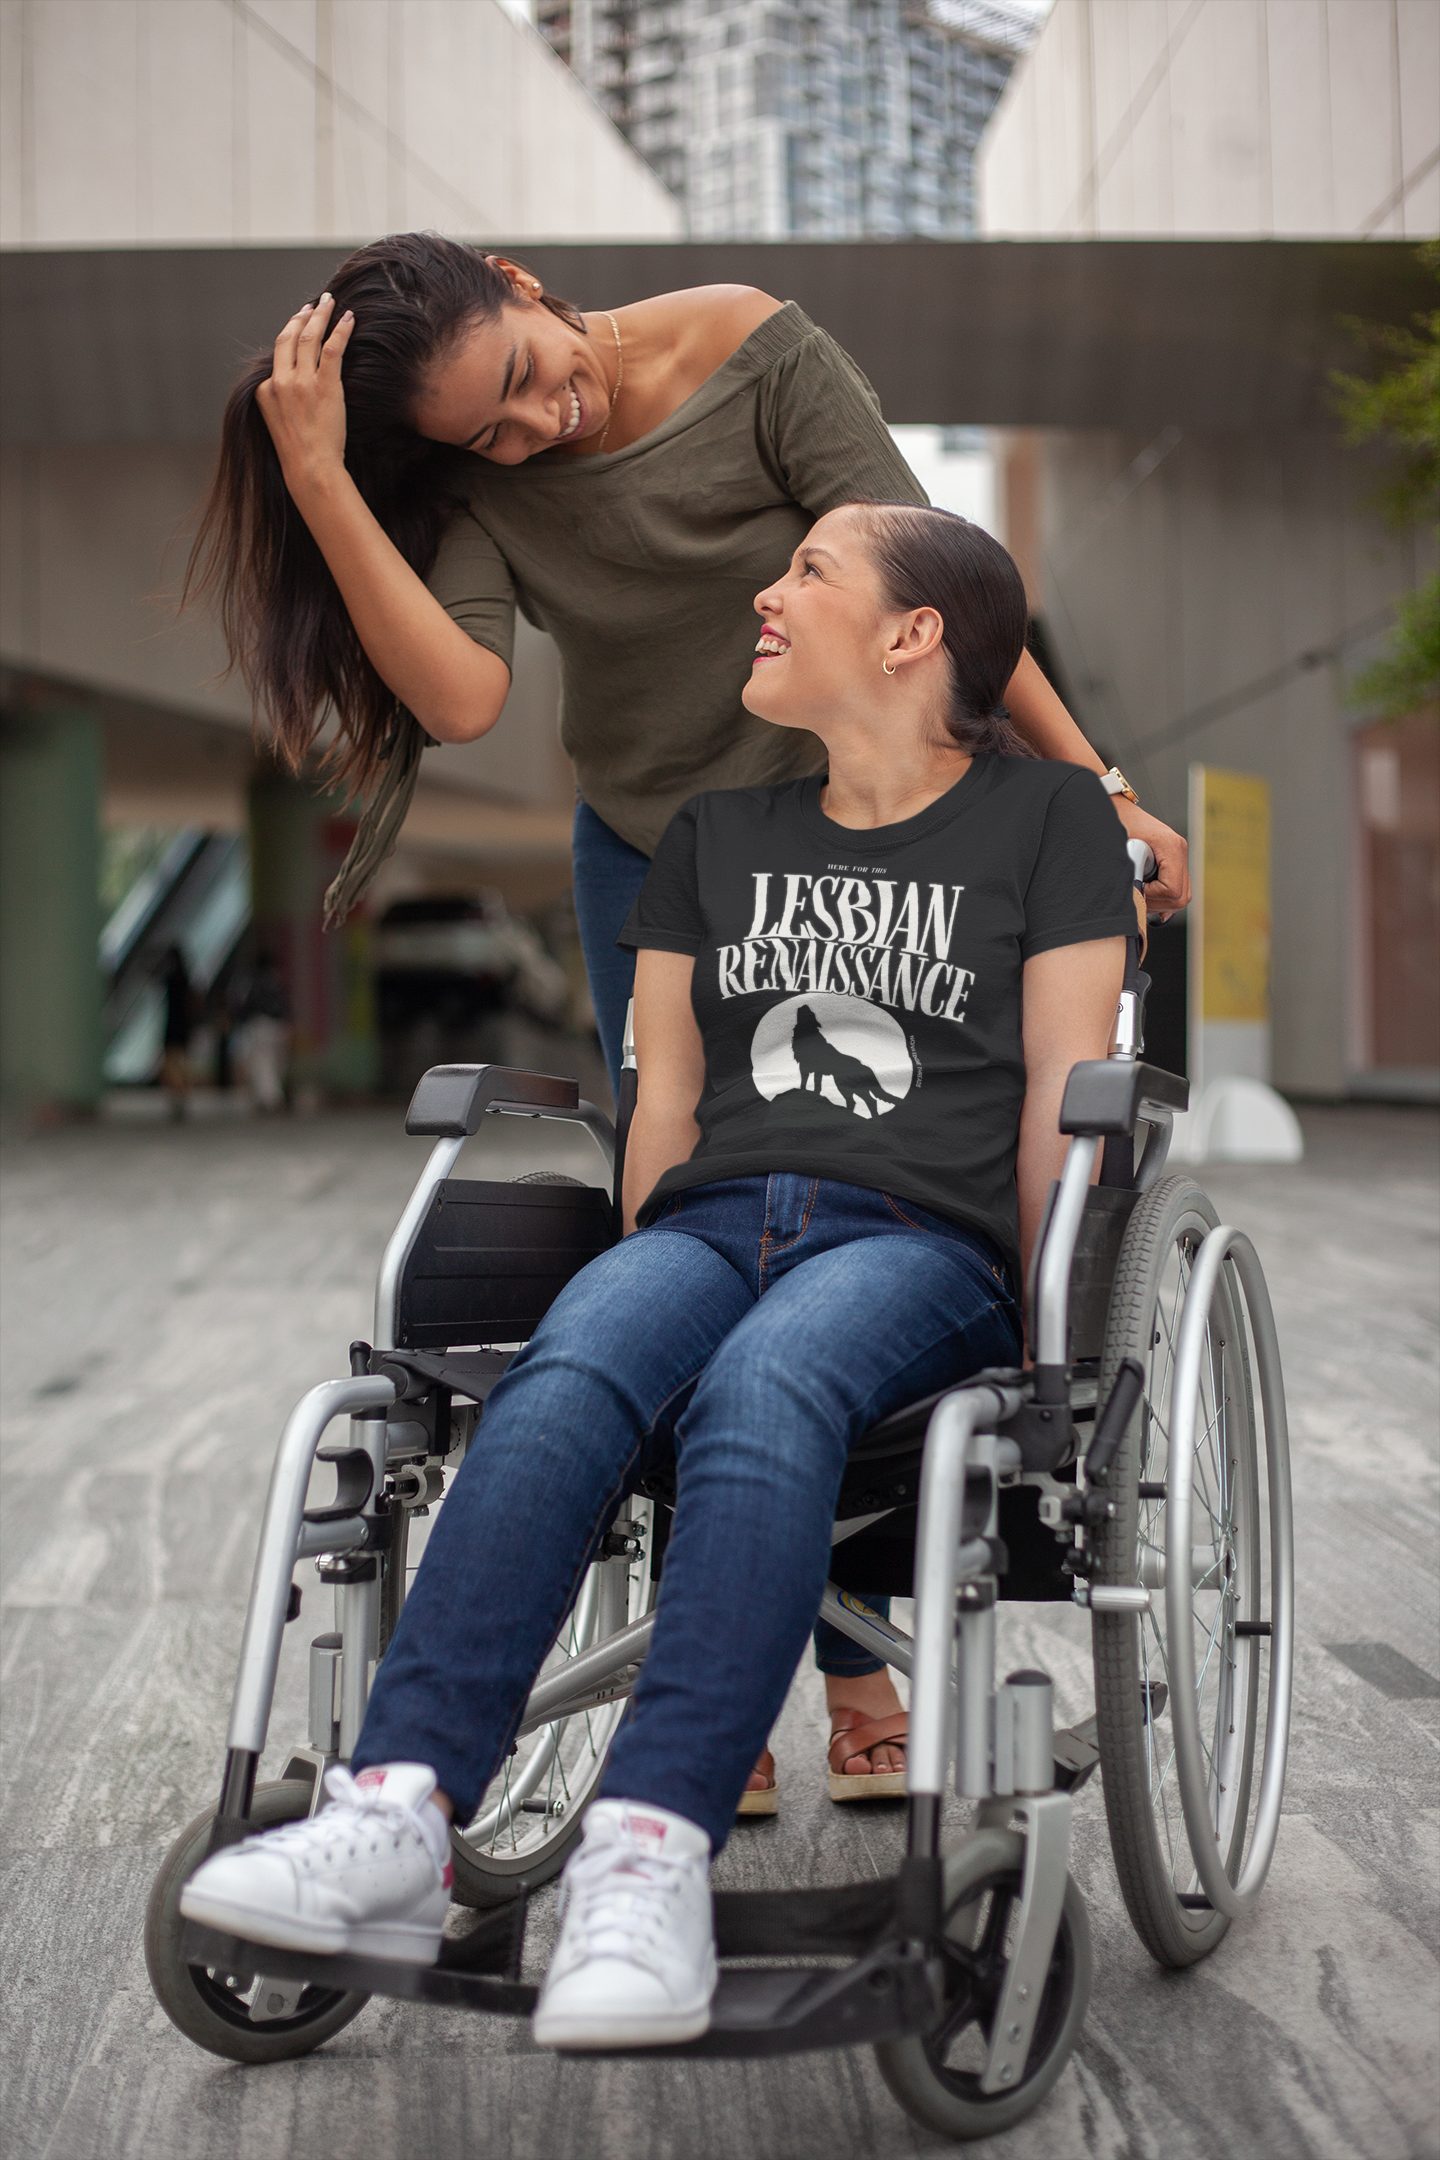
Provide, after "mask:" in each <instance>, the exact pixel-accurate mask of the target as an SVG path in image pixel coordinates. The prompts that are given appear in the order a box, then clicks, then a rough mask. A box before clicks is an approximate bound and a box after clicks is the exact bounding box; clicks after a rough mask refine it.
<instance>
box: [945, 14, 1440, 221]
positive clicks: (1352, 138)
mask: <svg viewBox="0 0 1440 2160" xmlns="http://www.w3.org/2000/svg"><path fill="white" fill-rule="evenodd" d="M977 173H978V181H979V193H980V229H981V231H982V232H986V233H990V234H1025V235H1030V236H1038V235H1041V234H1054V235H1057V236H1058V235H1070V234H1073V235H1076V236H1084V235H1096V234H1111V235H1118V234H1147V235H1176V236H1180V235H1200V234H1208V235H1212V236H1213V235H1220V234H1230V235H1234V236H1236V237H1241V236H1247V235H1259V234H1275V235H1288V236H1292V237H1300V236H1306V235H1308V236H1322V235H1324V236H1340V235H1354V236H1356V237H1368V236H1372V235H1373V236H1376V237H1386V236H1388V237H1395V238H1406V237H1415V238H1423V237H1425V236H1426V235H1428V234H1432V233H1435V232H1436V231H1440V7H1437V5H1436V0H1055V6H1054V8H1053V9H1052V11H1051V13H1050V16H1049V19H1048V21H1047V22H1046V25H1045V28H1044V30H1043V31H1042V33H1041V35H1040V39H1039V41H1038V43H1037V44H1036V46H1035V49H1034V50H1033V52H1032V53H1031V54H1030V56H1029V58H1028V59H1027V60H1026V61H1024V62H1023V63H1022V64H1021V66H1020V67H1019V68H1017V69H1016V71H1015V73H1014V74H1013V75H1012V76H1011V78H1010V82H1009V85H1008V86H1007V89H1006V92H1005V95H1004V97H1003V98H1002V100H1001V103H1000V105H999V107H998V109H997V111H996V114H995V117H994V119H993V120H992V121H991V124H990V127H989V128H988V130H987V132H986V134H985V136H984V138H983V140H982V142H981V146H980V152H979V157H978V160H977Z"/></svg>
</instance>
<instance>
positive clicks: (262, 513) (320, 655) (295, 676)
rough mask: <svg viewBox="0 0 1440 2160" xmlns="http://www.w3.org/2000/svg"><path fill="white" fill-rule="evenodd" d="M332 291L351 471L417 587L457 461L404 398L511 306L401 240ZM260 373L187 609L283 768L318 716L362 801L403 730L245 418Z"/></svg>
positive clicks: (472, 255) (359, 259)
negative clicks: (232, 675) (214, 644)
mask: <svg viewBox="0 0 1440 2160" xmlns="http://www.w3.org/2000/svg"><path fill="white" fill-rule="evenodd" d="M327 289H328V290H329V291H330V292H331V293H332V294H333V295H334V299H335V312H334V315H333V316H332V318H331V319H332V321H335V322H338V321H339V320H340V317H341V316H342V315H343V314H344V313H345V310H346V309H347V308H351V309H353V310H354V314H355V328H354V331H353V332H352V334H351V338H350V343H349V346H348V347H347V349H346V353H345V365H344V384H345V463H346V466H347V468H348V469H349V472H350V476H351V478H352V479H353V480H354V482H355V485H356V486H357V487H358V488H359V490H360V493H361V495H362V496H363V497H364V499H365V501H366V503H367V504H368V505H369V507H370V509H371V510H372V511H373V512H374V513H375V516H376V518H377V519H378V520H379V522H380V524H381V526H382V527H383V528H384V530H385V531H386V532H387V533H388V534H389V536H390V538H391V539H392V540H393V541H394V543H395V545H396V547H397V548H398V549H399V550H400V553H401V554H402V555H403V556H404V558H405V560H406V562H407V563H409V565H410V567H411V568H412V570H415V571H416V572H418V574H419V575H420V576H421V577H422V578H423V577H426V576H427V575H428V574H429V572H430V570H431V568H432V566H433V564H434V561H435V555H436V551H437V549H438V548H439V545H440V538H441V535H442V533H443V532H444V530H445V527H446V525H447V524H448V523H449V521H450V519H451V517H452V516H453V515H454V512H455V511H456V509H457V508H458V507H459V506H460V503H461V501H462V494H461V475H462V474H463V473H464V472H465V471H466V470H467V468H468V459H467V457H466V453H464V452H463V451H458V450H454V449H451V448H450V447H449V446H448V445H447V444H443V443H432V442H426V441H425V440H424V439H423V437H421V436H420V435H417V434H416V432H415V428H414V423H413V420H412V418H411V414H412V411H413V408H414V403H415V398H416V395H417V393H418V391H419V389H420V387H421V383H422V380H423V377H424V375H425V373H426V370H427V369H429V368H430V367H432V366H433V365H434V363H435V361H436V360H437V359H439V358H440V357H441V356H442V355H443V354H444V353H445V351H446V349H447V347H448V346H450V345H451V344H452V343H453V342H454V341H455V339H456V338H457V337H459V336H461V335H462V334H463V333H464V332H465V331H466V330H468V329H469V327H470V326H471V324H472V323H476V322H493V321H494V320H496V318H497V317H498V316H499V314H500V311H501V309H502V308H504V307H505V306H507V305H508V304H510V303H512V302H514V301H515V298H516V294H515V290H514V287H513V286H512V285H511V282H510V280H509V278H507V277H506V275H505V273H504V271H503V270H502V269H501V268H500V267H499V264H498V262H497V260H496V258H495V257H493V256H490V255H487V254H485V252H484V251H483V249H481V248H477V247H467V246H465V245H464V244H463V243H461V242H460V241H457V240H444V239H441V238H440V237H439V235H438V234H435V233H398V234H394V235H392V236H391V237H390V238H389V239H388V240H376V241H373V242H372V243H371V245H370V246H369V247H363V248H357V249H356V251H355V253H354V254H353V255H347V256H346V258H345V260H344V262H342V263H341V265H340V267H339V268H338V270H337V271H336V272H335V275H334V277H333V278H332V279H331V280H330V284H329V287H328V288H327ZM316 297H317V299H318V297H319V296H318V295H317V296H316ZM541 305H542V306H544V307H547V308H549V309H550V310H551V312H552V313H553V314H556V315H558V316H560V317H561V318H562V320H564V321H565V322H567V323H569V324H571V325H572V326H573V327H575V328H578V329H583V328H584V324H583V322H582V321H581V318H580V316H579V314H578V313H577V311H576V310H575V309H574V308H573V307H571V306H570V304H569V303H568V302H567V301H564V300H557V299H554V298H552V297H551V296H550V295H549V294H548V293H547V294H544V295H542V297H541ZM271 368H272V355H271V354H270V353H269V352H264V353H256V354H255V356H254V358H253V359H251V360H250V361H249V362H248V363H247V365H246V367H245V369H244V372H243V373H242V374H241V376H240V379H239V381H238V382H237V383H236V385H235V387H234V389H233V390H232V391H231V393H230V397H229V400H228V402H227V404H226V407H225V419H224V424H223V427H222V429H221V437H220V462H219V466H218V468H217V470H216V474H215V479H214V483H213V485H212V487H211V490H210V493H209V496H208V498H207V500H206V503H205V508H204V510H203V512H202V515H201V520H200V525H199V529H198V531H197V533H196V538H195V545H194V547H193V549H192V551H191V555H190V561H189V565H188V567H187V570H186V574H185V587H184V600H185V601H186V602H188V601H192V600H197V599H205V600H209V601H211V602H212V603H214V604H215V606H216V608H217V611H218V613H219V617H220V622H221V626H222V628H223V630H224V634H225V643H226V647H227V650H228V652H229V654H230V663H231V666H232V667H238V668H239V669H240V671H241V673H242V674H243V675H244V678H245V681H246V683H247V684H248V686H249V688H250V691H251V694H252V696H253V697H254V699H255V704H256V709H257V712H258V714H259V716H260V718H261V719H262V721H264V722H265V723H266V724H267V725H268V727H269V729H270V731H271V734H272V736H273V739H274V746H275V749H276V751H277V752H278V754H279V755H280V757H281V758H282V759H283V760H284V762H285V763H286V764H288V765H289V766H290V767H291V768H292V770H293V769H296V768H298V767H299V765H300V764H301V763H302V761H303V760H304V758H305V756H306V753H307V752H308V751H309V749H310V747H311V745H312V743H313V742H314V740H315V736H316V733H317V730H318V728H319V726H320V723H321V721H322V719H323V717H324V715H325V712H326V709H327V707H328V708H329V709H330V710H331V711H333V713H334V715H335V720H336V723H337V729H338V733H337V738H336V740H335V743H334V745H333V747H332V748H331V750H330V752H329V754H328V756H327V760H326V764H327V768H328V770H329V772H330V773H331V774H332V775H333V776H334V777H335V778H337V779H339V780H342V781H344V782H346V783H348V784H349V785H350V786H351V787H352V789H356V790H360V789H363V788H364V787H365V786H366V785H367V783H368V782H369V781H370V780H372V779H373V778H374V776H375V775H376V773H377V772H378V770H379V768H380V766H381V765H382V764H383V763H384V761H385V758H386V756H387V754H388V753H389V751H390V750H391V748H392V747H393V745H394V742H395V739H396V733H397V729H398V728H399V727H400V726H402V725H403V724H404V723H405V722H406V720H407V719H408V718H409V717H410V716H409V715H408V714H407V713H406V712H405V709H404V707H403V706H402V705H401V704H400V702H399V700H398V699H397V698H396V697H395V695H394V693H393V692H392V691H391V690H390V689H388V688H387V686H386V685H385V684H384V683H383V682H382V681H381V679H380V677H379V676H378V675H377V674H376V672H375V669H374V668H373V667H372V665H371V663H370V661H369V660H368V658H367V657H366V655H365V652H364V649H363V648H362V646H361V643H360V640H359V638H358V637H357V636H356V634H355V629H354V625H353V624H352V623H351V621H350V617H349V615H348V614H347V612H346V609H345V603H344V601H343V600H342V599H341V597H340V593H339V589H338V587H337V586H336V584H335V580H334V579H333V578H332V577H331V575H330V572H329V570H328V568H327V567H326V564H325V558H324V557H323V555H322V554H321V553H320V550H319V548H318V547H317V546H316V545H315V542H314V540H313V539H312V538H311V536H310V533H309V531H308V529H307V527H306V525H305V521H304V519H303V518H302V517H300V516H299V514H298V513H297V511H296V509H295V506H294V504H293V503H292V502H291V500H290V496H289V493H288V491H287V489H286V486H285V481H284V478H283V477H282V474H281V471H280V460H279V458H278V457H277V456H276V453H275V446H274V444H273V442H272V441H271V439H270V431H269V429H268V428H267V427H266V425H265V420H264V416H263V414H262V413H261V411H260V408H259V406H258V405H257V403H256V395H255V394H256V392H257V390H258V389H259V387H260V385H261V383H263V382H265V381H267V380H268V379H269V376H270V373H271ZM462 461H463V462H462Z"/></svg>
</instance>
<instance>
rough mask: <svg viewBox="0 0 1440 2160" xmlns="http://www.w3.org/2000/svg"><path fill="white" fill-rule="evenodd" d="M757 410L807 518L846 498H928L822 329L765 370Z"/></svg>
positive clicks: (863, 384) (862, 382)
mask: <svg viewBox="0 0 1440 2160" xmlns="http://www.w3.org/2000/svg"><path fill="white" fill-rule="evenodd" d="M761 411H762V415H763V419H764V422H765V428H764V433H765V435H766V437H767V438H768V440H767V443H766V445H765V447H766V448H767V449H768V451H769V454H770V456H771V457H772V458H773V459H774V461H775V469H776V474H777V477H778V478H779V480H780V482H781V484H782V485H783V486H784V488H785V491H786V493H787V494H789V495H791V496H792V497H793V498H794V500H795V501H796V502H798V503H800V504H801V505H802V507H803V508H804V509H806V510H808V511H809V512H810V514H811V516H812V517H823V516H824V514H825V512H826V511H827V510H834V509H836V508H838V506H839V505H840V504H841V503H847V502H858V501H871V502H914V503H926V502H928V501H929V497H928V496H927V495H926V493H925V490H924V488H922V487H921V485H920V483H919V481H918V480H917V479H916V478H915V475H914V473H912V472H911V470H910V468H909V466H908V465H907V464H906V462H905V460H904V458H903V457H901V455H900V452H899V451H898V450H897V449H896V447H895V443H894V439H893V438H892V436H891V434H890V430H889V429H888V428H887V427H886V425H885V421H884V417H883V415H882V413H881V411H880V400H879V399H878V398H877V397H876V395H875V392H874V391H873V390H872V389H871V387H870V385H869V383H868V382H867V381H866V379H865V377H864V376H863V375H862V374H861V372H860V370H859V368H858V367H857V366H856V365H855V362H854V361H853V360H852V359H851V358H850V355H849V354H848V353H847V352H845V351H844V350H843V349H842V347H840V346H839V345H837V344H836V342H835V340H834V338H832V337H831V336H829V334H828V333H827V332H826V331H824V330H818V329H815V330H812V331H811V332H810V334H809V336H808V337H805V338H803V339H802V340H801V342H800V343H799V344H797V345H795V346H793V347H792V348H791V350H790V351H789V352H787V353H786V354H785V355H784V356H783V358H781V359H780V360H779V361H778V362H777V363H776V364H775V366H774V367H772V368H771V369H770V370H769V373H768V374H767V376H766V379H765V383H764V387H763V390H762V393H761Z"/></svg>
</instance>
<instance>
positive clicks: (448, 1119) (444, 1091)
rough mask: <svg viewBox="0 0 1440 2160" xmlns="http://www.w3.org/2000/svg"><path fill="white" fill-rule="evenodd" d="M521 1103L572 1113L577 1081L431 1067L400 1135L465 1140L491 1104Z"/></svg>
mask: <svg viewBox="0 0 1440 2160" xmlns="http://www.w3.org/2000/svg"><path fill="white" fill-rule="evenodd" d="M501 1102H503V1103H524V1104H528V1105H533V1106H534V1107H535V1108H536V1109H538V1110H578V1109H579V1107H580V1083H579V1081H578V1080H558V1079H556V1078H555V1077H554V1076H553V1075H552V1074H550V1073H534V1072H521V1071H519V1070H517V1069H516V1068H515V1067H513V1066H509V1065H432V1066H431V1068H430V1070H429V1072H427V1073H424V1074H422V1075H421V1078H420V1083H419V1085H418V1086H417V1088H416V1090H415V1093H414V1094H413V1095H412V1096H411V1098H410V1108H409V1109H408V1110H407V1111H406V1113H405V1130H406V1132H407V1133H411V1134H415V1135H418V1134H431V1135H433V1136H434V1137H435V1138H436V1139H440V1140H466V1139H468V1138H469V1137H470V1135H471V1134H472V1133H476V1132H478V1131H479V1130H480V1120H481V1119H482V1118H483V1117H484V1115H485V1112H486V1111H487V1110H488V1109H489V1108H490V1106H491V1104H492V1103H501Z"/></svg>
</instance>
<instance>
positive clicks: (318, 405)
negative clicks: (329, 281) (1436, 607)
mask: <svg viewBox="0 0 1440 2160" xmlns="http://www.w3.org/2000/svg"><path fill="white" fill-rule="evenodd" d="M334 312H335V302H334V301H333V299H332V298H331V297H330V295H329V293H322V294H321V296H320V301H319V304H318V306H315V307H303V308H301V310H300V312H299V314H298V315H292V316H291V318H290V320H289V322H287V323H286V325H285V327H284V329H283V330H282V331H281V332H280V335H279V337H278V338H276V340H275V361H274V367H273V369H272V372H271V375H270V379H269V381H268V382H263V383H261V385H260V387H259V389H258V390H257V391H256V393H255V402H256V403H257V405H258V406H259V407H260V411H261V414H262V416H263V418H264V421H265V425H266V427H268V428H269V430H270V437H271V440H272V441H273V443H274V445H275V452H276V455H277V456H278V458H279V460H280V469H281V471H282V472H283V473H284V475H285V485H286V486H287V487H288V488H289V490H290V492H291V494H292V495H297V494H299V493H301V492H303V490H304V488H305V486H306V483H307V482H309V481H312V480H318V479H322V478H324V477H325V476H326V474H327V473H332V472H334V471H335V470H336V469H337V468H341V469H343V467H344V463H345V389H344V385H343V383H342V382H341V379H340V363H341V361H342V359H343V358H344V354H345V347H346V346H347V345H348V344H349V342H350V333H351V331H352V330H353V329H354V327H355V318H354V316H353V315H351V314H350V313H348V311H347V313H345V314H344V315H342V316H341V318H340V320H339V322H338V323H336V324H335V327H334V328H333V330H330V334H329V336H328V337H327V336H326V331H327V329H329V326H330V319H331V317H332V316H333V314H334Z"/></svg>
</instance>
